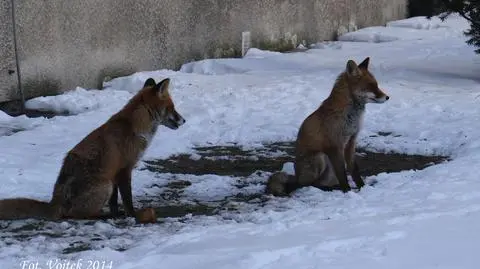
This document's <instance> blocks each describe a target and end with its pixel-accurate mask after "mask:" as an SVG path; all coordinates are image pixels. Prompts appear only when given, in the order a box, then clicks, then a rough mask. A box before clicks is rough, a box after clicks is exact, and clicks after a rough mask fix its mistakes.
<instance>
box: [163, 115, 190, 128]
mask: <svg viewBox="0 0 480 269" xmlns="http://www.w3.org/2000/svg"><path fill="white" fill-rule="evenodd" d="M185 122H186V120H185V119H184V118H183V117H182V116H181V115H180V114H179V113H178V112H177V111H173V112H172V113H169V114H168V116H167V118H166V119H165V121H164V123H163V125H165V126H166V127H168V128H170V129H173V130H176V129H178V127H180V126H182V125H183V124H184V123H185Z"/></svg>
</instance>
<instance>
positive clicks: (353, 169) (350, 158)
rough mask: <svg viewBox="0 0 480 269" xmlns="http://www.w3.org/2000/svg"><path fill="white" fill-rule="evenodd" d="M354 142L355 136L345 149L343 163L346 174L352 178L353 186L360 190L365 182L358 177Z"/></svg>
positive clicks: (358, 171) (358, 170)
mask: <svg viewBox="0 0 480 269" xmlns="http://www.w3.org/2000/svg"><path fill="white" fill-rule="evenodd" d="M355 142H356V136H352V137H351V138H350V140H349V141H348V143H347V145H346V147H345V162H346V163H347V169H348V172H349V173H350V175H351V176H352V179H353V181H354V182H355V185H357V188H359V189H360V188H362V187H363V186H365V182H364V181H363V179H362V177H361V176H360V169H359V167H358V163H357V161H356V160H355Z"/></svg>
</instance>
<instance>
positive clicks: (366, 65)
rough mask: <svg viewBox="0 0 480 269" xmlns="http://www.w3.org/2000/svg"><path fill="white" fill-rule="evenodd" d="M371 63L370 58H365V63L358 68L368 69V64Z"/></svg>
mask: <svg viewBox="0 0 480 269" xmlns="http://www.w3.org/2000/svg"><path fill="white" fill-rule="evenodd" d="M369 63H370V57H367V58H365V60H363V62H361V63H360V64H359V65H358V68H362V69H368V64H369Z"/></svg>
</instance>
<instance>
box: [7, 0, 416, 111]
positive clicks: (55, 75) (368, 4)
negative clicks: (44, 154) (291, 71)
mask: <svg viewBox="0 0 480 269" xmlns="http://www.w3.org/2000/svg"><path fill="white" fill-rule="evenodd" d="M9 1H10V0H8V1H3V2H2V3H3V4H2V6H1V8H2V9H1V10H0V23H1V25H0V43H1V44H0V45H1V46H0V47H1V51H0V56H4V54H6V57H2V58H0V68H1V69H0V72H4V71H5V70H4V69H5V66H8V68H7V69H12V68H13V69H15V68H14V67H15V64H14V66H13V67H12V66H11V65H12V63H11V61H12V59H14V57H12V55H11V53H12V51H13V50H12V48H11V44H13V43H12V38H11V33H12V25H11V23H9V22H8V19H9V18H10V19H11V16H10V15H8V14H10V13H11V10H10V9H11V7H10V6H9V5H8V4H6V2H9ZM14 3H15V26H16V33H17V44H18V59H19V67H20V74H21V85H22V89H23V92H24V95H25V97H26V98H30V97H35V96H40V95H46V94H55V93H59V92H62V91H65V90H68V89H73V88H74V87H75V86H81V87H84V88H98V87H99V86H100V85H101V82H102V81H103V79H104V77H106V76H109V77H117V76H122V75H128V74H131V73H133V72H136V71H146V70H155V69H161V68H170V69H176V68H179V67H180V65H181V64H183V63H185V62H188V61H191V60H198V59H202V58H211V57H229V56H238V55H239V54H240V51H241V36H242V32H243V31H250V32H251V38H252V46H256V47H263V48H269V49H286V48H285V44H291V43H290V42H291V41H292V40H293V41H296V43H299V42H302V41H303V40H305V41H307V42H315V41H320V40H332V39H334V38H335V37H336V33H337V30H338V29H339V28H343V29H344V30H345V29H349V28H350V29H353V28H355V27H358V28H362V27H366V26H371V25H383V24H385V22H387V21H388V20H394V19H400V18H404V17H405V15H406V8H407V5H406V0H162V1H158V0H82V1H65V0H42V1H27V0H14ZM4 14H5V16H3V15H4ZM349 25H350V26H349ZM15 77H16V76H15V75H14V76H12V75H8V76H7V75H5V74H0V83H1V87H0V96H1V97H0V102H1V101H6V100H11V99H13V98H16V97H18V92H17V91H16V89H15V86H16V85H17V84H16V83H14V82H12V81H11V78H15ZM6 92H8V93H6Z"/></svg>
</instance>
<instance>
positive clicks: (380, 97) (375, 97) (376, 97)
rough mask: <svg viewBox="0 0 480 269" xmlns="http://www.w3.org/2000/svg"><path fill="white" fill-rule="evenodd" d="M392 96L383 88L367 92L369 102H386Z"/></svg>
mask: <svg viewBox="0 0 480 269" xmlns="http://www.w3.org/2000/svg"><path fill="white" fill-rule="evenodd" d="M388 99H390V96H388V95H386V94H385V93H384V92H383V91H382V90H380V89H377V90H376V91H372V92H368V93H367V102H368V103H377V104H381V103H385V102H386V101H387V100H388Z"/></svg>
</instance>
